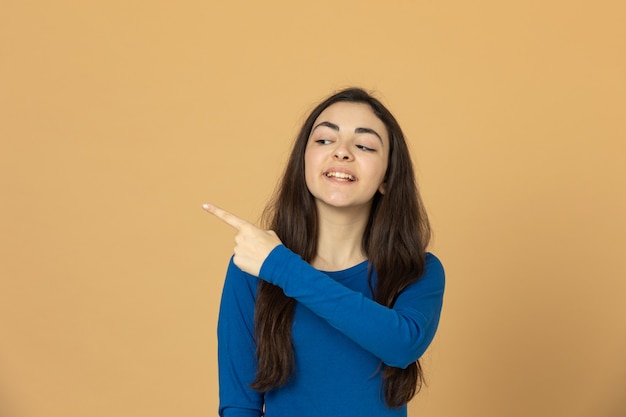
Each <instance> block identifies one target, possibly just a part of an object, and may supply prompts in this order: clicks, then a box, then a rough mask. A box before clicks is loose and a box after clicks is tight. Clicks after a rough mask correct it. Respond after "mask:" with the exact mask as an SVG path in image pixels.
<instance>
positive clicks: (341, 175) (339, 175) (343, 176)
mask: <svg viewBox="0 0 626 417" xmlns="http://www.w3.org/2000/svg"><path fill="white" fill-rule="evenodd" d="M324 176H325V177H326V178H336V179H338V180H340V181H347V182H354V181H356V177H355V176H354V175H352V174H348V173H346V172H337V171H328V172H325V173H324Z"/></svg>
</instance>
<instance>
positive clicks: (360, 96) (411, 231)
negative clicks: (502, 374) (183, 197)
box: [204, 88, 444, 417]
mask: <svg viewBox="0 0 626 417" xmlns="http://www.w3.org/2000/svg"><path fill="white" fill-rule="evenodd" d="M204 208H205V209H206V210H207V211H209V212H210V213H213V214H214V215H216V216H217V217H219V218H220V219H222V220H223V221H225V222H226V223H228V224H230V225H231V226H233V227H234V228H236V229H237V231H238V232H237V235H236V238H235V242H236V246H235V250H234V256H233V258H232V260H231V262H230V265H229V268H228V272H227V275H226V281H225V284H224V291H223V294H222V301H221V306H220V315H219V323H218V346H219V347H218V355H219V357H218V362H219V383H220V409H219V413H220V415H221V416H223V417H230V416H246V417H248V416H250V417H252V416H254V417H259V416H265V417H279V416H280V417H283V416H285V417H307V416H314V417H320V416H328V417H343V416H346V417H348V416H349V417H354V416H359V417H361V416H368V417H377V416H406V403H407V402H408V401H409V400H410V399H411V398H412V397H413V396H414V395H415V393H416V392H417V391H419V388H420V387H421V384H422V380H423V375H422V369H421V367H420V364H419V361H418V359H419V358H420V357H421V356H422V354H423V353H424V351H425V350H426V348H427V347H428V345H429V344H430V342H431V341H432V339H433V337H434V335H435V331H436V330H437V325H438V323H439V316H440V313H441V307H442V300H443V292H444V272H443V268H442V266H441V263H440V262H439V260H438V259H437V258H436V257H435V256H434V255H432V254H430V253H426V252H425V249H426V245H427V243H428V240H429V237H430V233H429V226H428V221H427V218H426V214H425V211H424V207H423V205H422V203H421V200H420V197H419V195H418V192H417V188H416V184H415V180H414V173H413V167H412V164H411V159H410V156H409V152H408V149H407V146H406V143H405V140H404V136H403V134H402V131H401V129H400V126H399V125H398V123H397V121H396V120H395V118H394V117H393V115H392V114H391V113H390V112H389V111H388V110H387V109H386V108H385V107H384V106H383V105H382V104H381V103H380V102H379V101H378V100H377V99H375V98H373V97H372V96H370V95H369V94H368V93H366V92H365V91H363V90H361V89H356V88H352V89H347V90H343V91H340V92H338V93H337V94H334V95H332V96H331V97H329V98H328V99H326V100H325V101H323V102H322V103H320V104H319V105H318V106H317V107H316V108H315V109H314V110H313V111H312V112H311V114H310V115H309V117H308V118H307V119H306V121H305V123H304V125H303V126H302V129H301V130H300V133H299V135H298V137H297V139H296V142H295V144H294V147H293V151H292V153H291V156H290V158H289V161H288V164H287V168H286V170H285V173H284V175H283V177H282V180H281V181H280V184H279V186H278V188H277V191H276V193H275V195H274V198H273V200H272V201H271V202H270V204H269V205H268V207H267V208H266V210H265V212H264V223H263V226H264V227H266V228H267V229H268V230H264V229H260V228H257V227H256V226H254V225H252V224H250V223H248V222H246V221H245V220H242V219H240V218H238V217H236V216H234V215H233V214H230V213H228V212H226V211H224V210H222V209H219V208H217V207H215V206H213V205H210V204H205V205H204Z"/></svg>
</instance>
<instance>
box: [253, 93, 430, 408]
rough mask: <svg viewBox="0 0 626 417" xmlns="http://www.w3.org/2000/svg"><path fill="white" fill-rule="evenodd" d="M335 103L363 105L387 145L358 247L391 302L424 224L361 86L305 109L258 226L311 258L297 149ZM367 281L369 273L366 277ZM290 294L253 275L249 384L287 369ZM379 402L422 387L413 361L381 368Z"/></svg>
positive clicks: (402, 163)
mask: <svg viewBox="0 0 626 417" xmlns="http://www.w3.org/2000/svg"><path fill="white" fill-rule="evenodd" d="M337 102H352V103H364V104H367V105H369V106H370V107H371V109H372V111H373V112H374V114H375V115H376V116H377V117H378V118H379V119H380V120H381V121H382V122H383V123H384V125H385V127H386V128H387V133H388V136H389V142H390V149H389V161H388V167H387V172H386V175H385V194H384V195H382V194H380V193H379V192H376V194H375V195H374V198H373V201H372V206H371V210H370V215H369V219H368V223H367V226H366V228H365V232H364V233H363V239H362V247H363V252H364V253H365V255H366V256H367V259H368V260H369V262H370V265H371V267H372V268H373V269H374V270H375V271H376V274H377V276H378V279H377V283H376V288H375V289H374V300H375V301H377V302H378V303H380V304H382V305H385V306H387V307H392V306H393V304H394V302H395V300H396V298H397V296H398V294H399V293H400V292H401V291H402V290H403V289H404V288H405V287H407V286H408V285H410V284H412V283H413V282H415V281H417V280H418V279H419V278H420V277H421V276H422V273H423V271H424V263H425V250H426V246H427V244H428V241H429V239H430V227H429V224H428V218H427V216H426V212H425V209H424V206H423V204H422V202H421V199H420V196H419V193H418V191H417V186H416V183H415V176H414V171H413V165H412V163H411V159H410V155H409V151H408V148H407V145H406V142H405V139H404V135H403V133H402V130H401V129H400V125H399V124H398V122H397V121H396V119H395V118H394V117H393V115H392V114H391V112H389V110H387V108H386V107H385V106H384V105H383V104H382V103H381V102H380V101H379V100H377V99H376V98H374V97H372V96H371V95H370V94H369V93H367V92H366V91H364V90H362V89H360V88H348V89H345V90H342V91H339V92H337V93H336V94H333V95H332V96H330V97H328V98H327V99H326V100H324V101H323V102H321V103H320V104H318V105H317V106H316V107H315V108H314V109H313V111H312V112H311V113H310V114H309V116H308V117H307V119H306V120H305V122H304V125H303V126H302V128H301V129H300V133H299V134H298V136H297V138H296V141H295V143H294V145H293V149H292V152H291V155H290V157H289V161H288V163H287V167H286V168H285V175H283V176H282V180H281V181H280V183H279V184H278V187H277V189H276V192H275V193H274V196H273V197H272V199H271V201H270V202H269V204H268V205H267V207H266V208H265V211H264V213H263V218H262V222H263V225H264V227H266V228H268V229H271V230H273V231H275V232H276V234H277V235H278V236H279V237H280V239H281V240H282V242H283V243H284V245H285V246H286V247H288V248H289V249H290V250H292V251H293V252H295V253H297V254H299V255H300V256H301V257H302V258H303V259H304V260H305V261H307V262H311V261H312V260H313V259H314V257H315V255H316V249H317V237H318V223H317V210H316V206H315V202H314V198H313V196H312V195H311V193H310V192H309V190H308V188H307V186H306V182H305V176H304V152H305V149H306V146H307V142H308V139H309V135H310V133H311V129H312V128H313V123H314V122H315V120H316V119H317V118H318V116H319V115H320V113H322V111H324V109H326V108H327V107H329V106H330V105H332V104H334V103H337ZM370 286H371V276H370ZM294 309H295V300H293V299H292V298H289V297H287V296H285V294H284V293H283V291H282V289H280V288H279V287H277V286H275V285H272V284H269V283H267V282H266V281H263V280H259V286H258V292H257V299H256V305H255V317H254V324H255V336H256V358H257V361H258V364H257V371H256V379H255V380H254V382H253V383H252V384H251V387H252V388H253V389H255V390H257V391H260V392H266V391H269V390H271V389H274V388H278V387H280V386H282V385H284V384H285V383H286V382H287V381H288V380H289V378H290V376H291V375H292V373H293V372H294V368H295V365H294V362H295V360H294V350H293V345H292V339H291V325H292V319H293V314H294ZM382 378H383V390H384V395H385V401H386V403H387V404H388V405H389V406H390V407H400V406H402V405H404V404H406V403H407V402H408V401H409V400H410V399H411V398H412V397H413V396H414V395H415V394H416V393H417V392H419V390H420V389H421V387H422V384H423V382H424V375H423V371H422V368H421V366H420V363H419V361H416V362H414V363H412V364H411V365H409V366H408V367H407V368H406V369H402V368H396V367H391V366H384V368H383V370H382Z"/></svg>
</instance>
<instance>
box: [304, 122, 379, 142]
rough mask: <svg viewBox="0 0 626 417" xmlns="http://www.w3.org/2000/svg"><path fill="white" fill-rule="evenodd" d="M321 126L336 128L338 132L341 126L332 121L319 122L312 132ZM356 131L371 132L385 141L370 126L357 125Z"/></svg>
mask: <svg viewBox="0 0 626 417" xmlns="http://www.w3.org/2000/svg"><path fill="white" fill-rule="evenodd" d="M320 126H325V127H329V128H331V129H333V130H336V131H337V132H339V130H340V129H339V126H338V125H336V124H334V123H331V122H320V123H318V124H317V125H316V126H315V127H314V128H313V129H312V130H311V132H313V131H314V130H315V129H317V128H318V127H320ZM354 133H370V134H372V135H374V136H376V137H377V138H378V140H380V143H383V138H382V137H380V135H379V134H378V132H376V131H375V130H374V129H370V128H369V127H357V128H356V129H354Z"/></svg>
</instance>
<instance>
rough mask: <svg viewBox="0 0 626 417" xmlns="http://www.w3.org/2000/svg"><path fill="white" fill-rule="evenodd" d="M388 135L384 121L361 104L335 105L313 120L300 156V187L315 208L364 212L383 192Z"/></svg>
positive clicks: (343, 103)
mask: <svg viewBox="0 0 626 417" xmlns="http://www.w3.org/2000/svg"><path fill="white" fill-rule="evenodd" d="M388 157H389V137H388V134H387V128H386V127H385V125H384V123H383V122H382V121H381V120H380V119H379V118H378V117H377V116H376V115H375V114H374V112H373V111H372V109H371V108H370V106H369V105H367V104H364V103H350V102H338V103H335V104H332V105H330V106H329V107H327V108H326V109H325V110H324V111H323V112H322V113H321V114H320V115H319V117H318V118H317V120H315V123H314V124H313V129H312V130H311V134H310V135H309V140H308V142H307V147H306V150H305V153H304V168H305V179H306V184H307V187H308V189H309V191H310V192H311V194H313V196H314V197H315V199H316V203H317V205H318V207H320V205H327V206H332V207H337V208H342V207H345V208H347V207H363V208H366V209H368V210H369V207H370V205H371V201H372V198H373V197H374V194H375V193H376V192H377V191H380V192H381V193H384V180H385V173H386V171H387V160H388Z"/></svg>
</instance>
